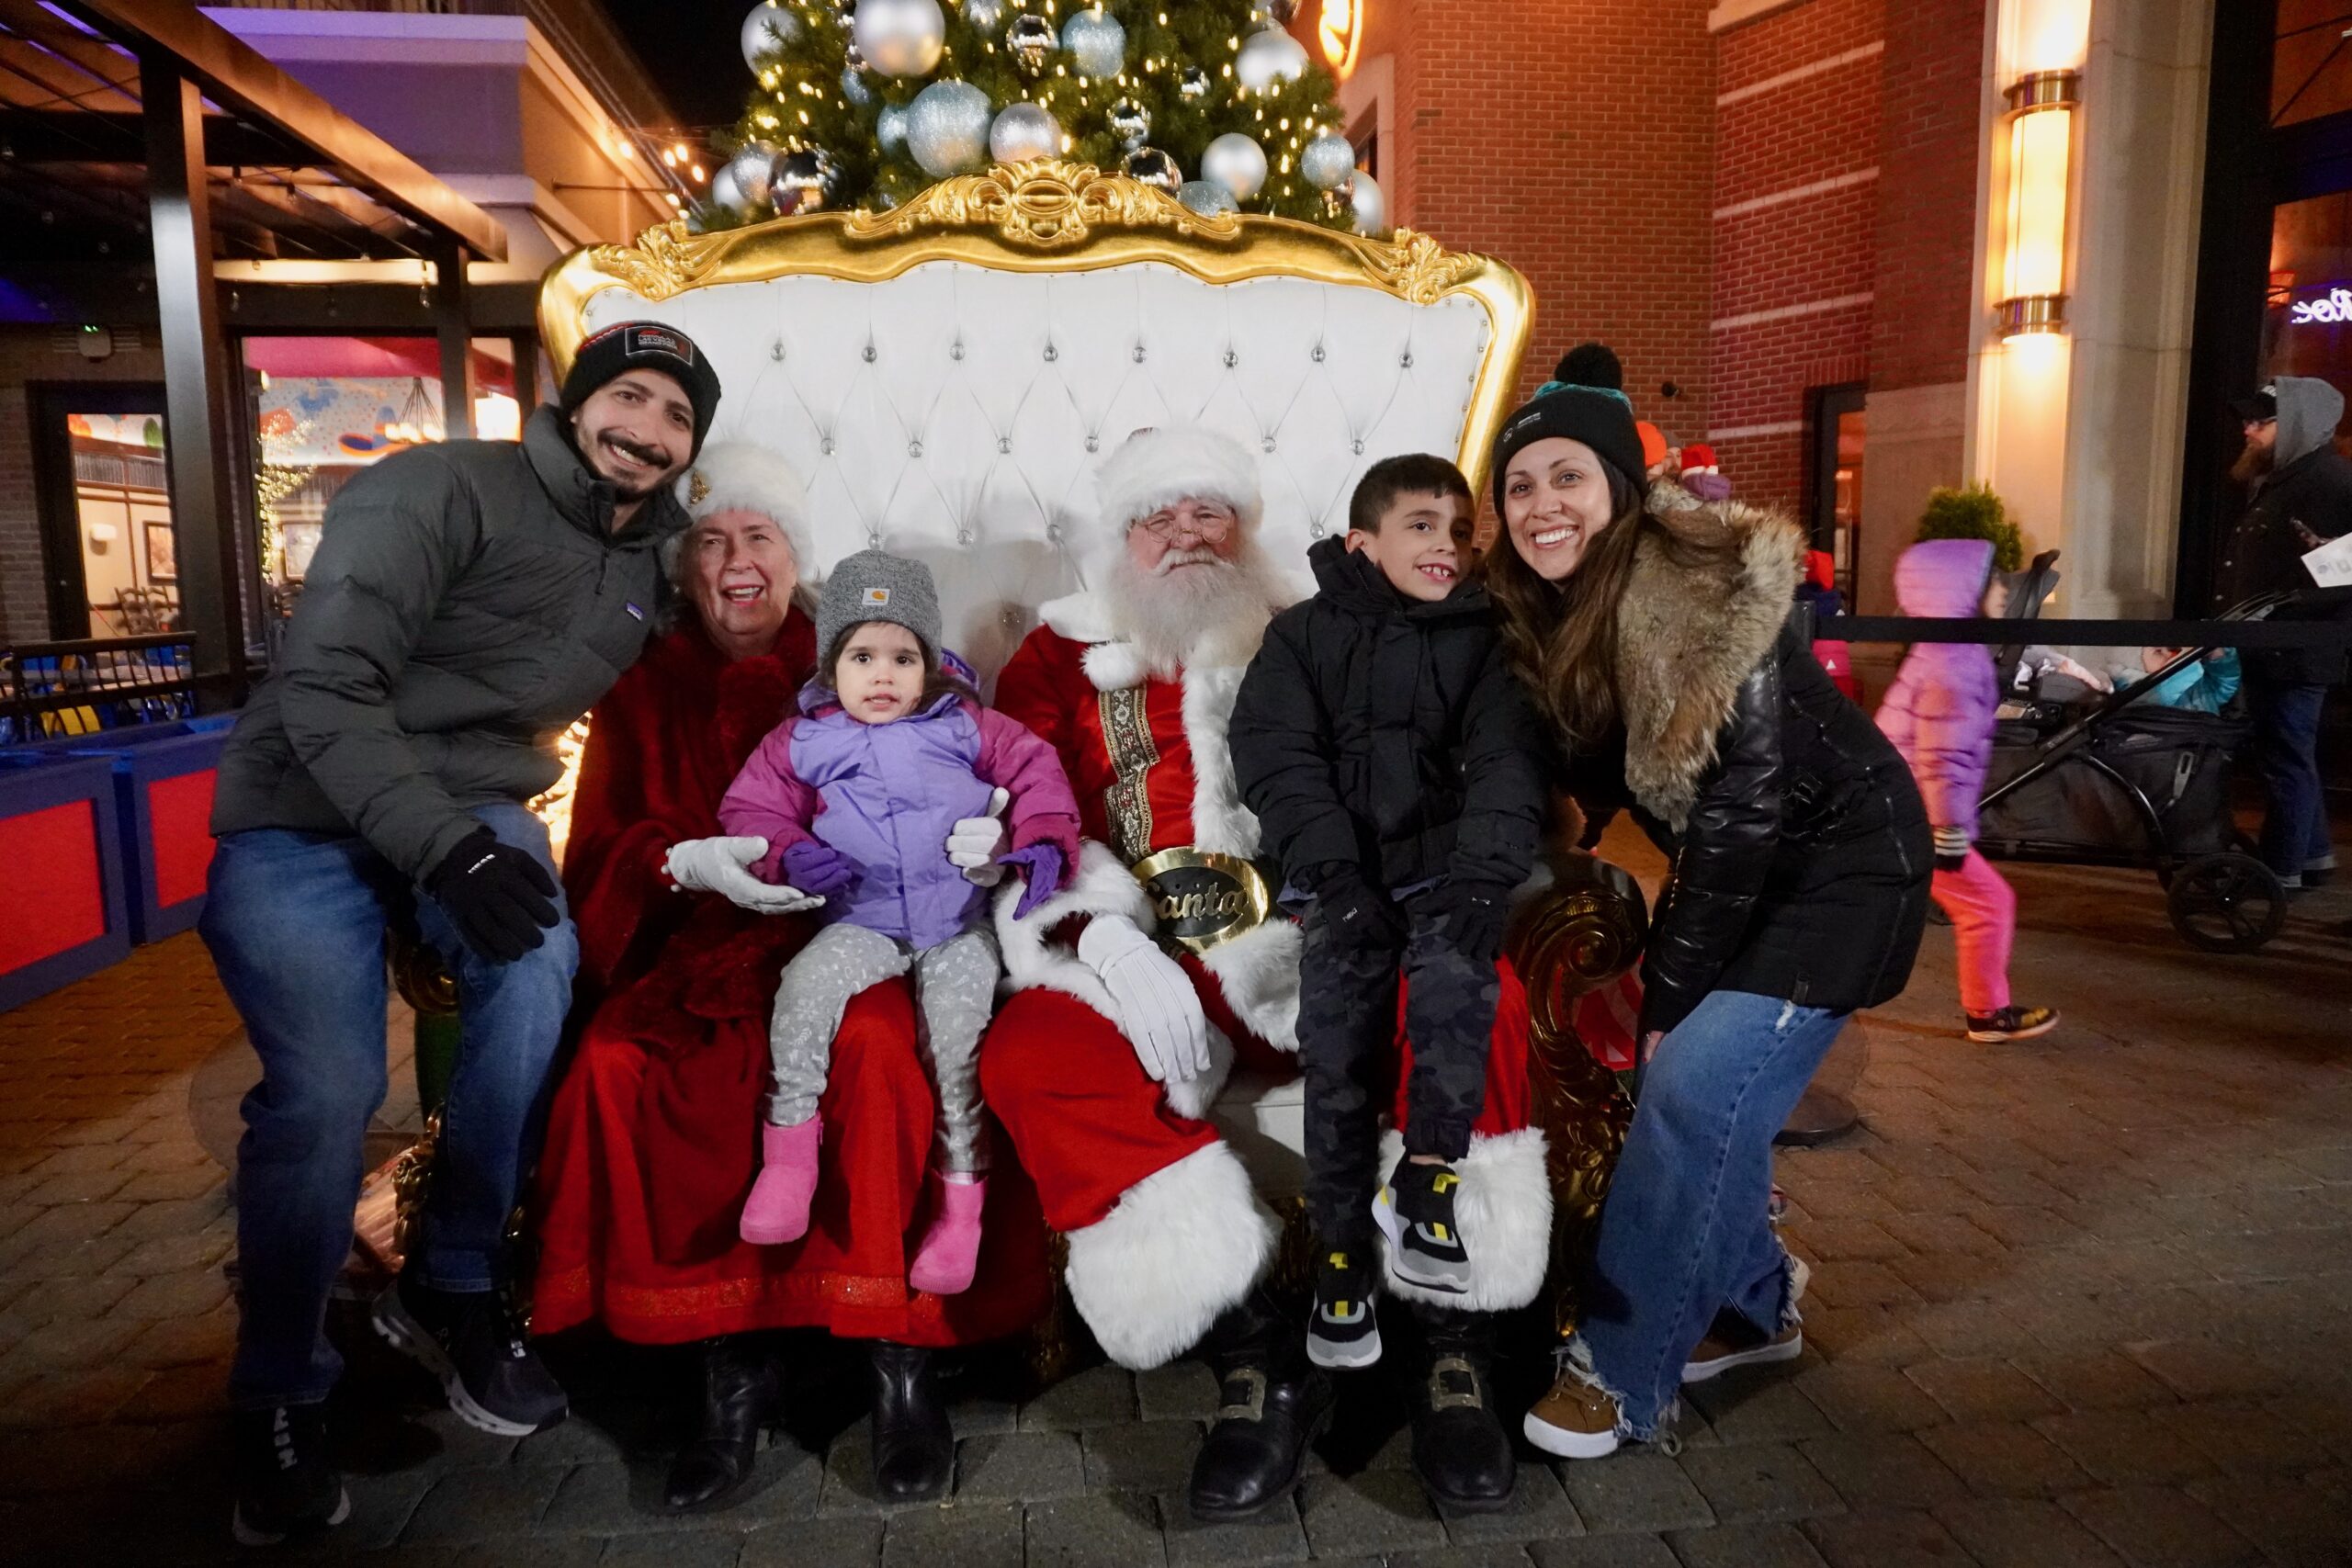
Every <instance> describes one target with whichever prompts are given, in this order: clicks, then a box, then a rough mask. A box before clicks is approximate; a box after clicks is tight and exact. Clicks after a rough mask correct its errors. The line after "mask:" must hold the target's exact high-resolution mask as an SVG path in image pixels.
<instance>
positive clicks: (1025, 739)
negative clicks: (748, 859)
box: [718, 682, 1078, 948]
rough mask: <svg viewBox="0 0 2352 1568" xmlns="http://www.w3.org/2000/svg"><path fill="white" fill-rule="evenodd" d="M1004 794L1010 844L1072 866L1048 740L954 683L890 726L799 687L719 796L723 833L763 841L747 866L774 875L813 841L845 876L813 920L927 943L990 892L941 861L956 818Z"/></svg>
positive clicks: (1074, 858) (960, 922)
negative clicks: (845, 863)
mask: <svg viewBox="0 0 2352 1568" xmlns="http://www.w3.org/2000/svg"><path fill="white" fill-rule="evenodd" d="M998 787H1001V788H1002V789H1004V791H1005V792H1006V793H1007V794H1008V795H1011V796H1012V804H1011V805H1010V807H1008V808H1007V814H1006V822H1007V826H1008V827H1010V829H1012V843H1011V844H1010V846H1009V848H1011V849H1014V850H1022V849H1027V848H1028V847H1029V846H1030V845H1032V844H1052V845H1053V846H1055V847H1056V848H1057V849H1058V850H1060V851H1061V852H1062V864H1063V866H1064V868H1065V874H1068V872H1069V871H1072V870H1075V869H1076V867H1077V865H1078V798H1077V796H1075V795H1072V794H1071V793H1070V787H1069V779H1067V778H1065V777H1064V776H1063V774H1062V765H1061V761H1060V759H1059V758H1057V756H1055V754H1054V749H1053V748H1052V747H1050V746H1048V745H1046V743H1045V742H1044V741H1043V740H1040V739H1037V737H1035V735H1032V734H1031V733H1030V732H1029V731H1028V730H1026V729H1024V728H1022V727H1021V726H1020V725H1019V724H1017V723H1015V722H1014V721H1013V720H1012V719H1009V718H1007V717H1005V716H1004V715H1002V714H1001V713H994V712H991V711H989V709H986V708H983V707H981V706H979V705H978V704H976V703H973V702H970V701H968V700H967V699H965V698H962V697H959V696H956V695H955V694H953V693H943V694H941V695H940V696H938V697H937V698H935V699H934V700H933V701H932V702H931V703H929V704H927V705H925V706H923V707H922V708H921V709H919V710H918V711H916V712H914V713H910V714H909V715H908V716H906V717H904V718H902V719H899V720H897V721H895V722H893V723H890V724H861V723H859V722H858V721H857V720H856V719H854V718H852V717H851V716H849V714H848V713H847V712H846V711H845V710H844V709H843V708H842V705H841V701H840V699H839V698H838V697H836V696H835V695H834V694H832V692H831V691H830V690H828V689H826V688H825V687H822V686H820V685H817V684H815V683H813V682H812V683H811V684H809V686H807V687H805V688H804V689H803V690H802V691H801V694H800V714H799V716H797V717H793V718H788V719H786V720H785V721H784V722H783V723H782V724H780V725H778V726H776V728H775V729H773V730H771V731H769V733H768V738H767V739H764V740H763V741H761V742H760V746H759V750H756V751H753V752H752V758H751V761H747V762H745V763H744V764H743V771H742V772H741V773H738V774H736V775H735V782H734V783H733V784H729V786H728V788H727V795H726V797H725V798H724V799H722V800H721V801H720V802H719V803H718V822H719V826H720V828H721V829H724V830H725V831H726V832H728V833H730V834H736V835H757V836H758V837H761V838H763V839H765V840H767V841H768V852H767V854H766V855H765V856H764V857H763V858H762V859H761V861H760V862H759V863H758V864H756V865H754V866H752V874H753V875H755V876H758V877H760V878H762V879H763V880H764V881H767V882H774V883H781V882H782V881H783V880H784V874H783V872H782V870H781V869H780V867H781V866H782V864H783V861H784V853H785V852H786V850H788V849H790V848H791V847H792V846H793V845H794V844H797V843H804V842H807V841H808V840H811V839H814V840H817V841H819V842H820V843H824V844H829V845H831V847H832V848H833V849H835V850H838V851H840V852H842V854H843V855H845V856H847V857H848V858H849V860H850V861H851V863H853V864H854V865H855V866H856V868H857V874H856V876H855V878H854V880H853V881H852V882H851V883H850V885H849V886H848V887H847V888H846V889H844V890H843V891H842V892H840V893H837V894H835V895H833V897H831V898H829V899H828V900H826V904H825V908H824V909H823V910H822V911H821V918H822V919H826V920H829V921H831V920H848V921H851V922H853V923H854V924H856V925H861V926H864V927H865V928H866V929H867V930H868V931H879V932H881V933H882V934H883V935H884V936H888V937H895V938H897V939H898V940H899V941H900V942H911V943H913V944H914V945H915V946H916V947H918V948H923V947H934V946H936V945H938V944H939V943H940V942H945V941H946V940H947V939H948V938H949V937H952V936H954V935H956V933H957V932H959V931H963V930H964V929H965V928H966V927H967V925H969V924H970V923H971V919H972V916H973V913H974V910H975V909H976V908H978V905H979V903H980V901H981V900H982V899H983V898H985V897H987V896H988V890H987V889H985V888H982V887H978V886H974V885H973V884H972V883H971V882H970V881H969V880H967V878H966V877H965V875H964V874H963V873H962V872H961V871H959V870H957V869H956V867H955V865H953V864H952V863H949V861H948V859H947V834H948V830H949V829H952V828H953V827H955V825H956V822H957V820H958V819H960V818H967V817H985V816H987V815H988V810H989V795H990V793H991V791H993V790H994V789H996V788H998Z"/></svg>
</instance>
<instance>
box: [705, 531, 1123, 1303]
mask: <svg viewBox="0 0 2352 1568" xmlns="http://www.w3.org/2000/svg"><path fill="white" fill-rule="evenodd" d="M939 645H940V620H939V597H938V594H937V592H935V590H934V589H933V585H932V580H931V573H930V572H929V571H928V570H925V568H924V567H923V566H922V563H920V562H917V561H909V560H901V559H899V558H896V557H894V556H888V555H884V554H883V553H882V552H880V551H879V550H865V551H863V552H861V553H859V554H857V555H854V556H852V557H850V558H848V559H847V560H845V561H843V562H842V564H841V565H840V566H839V567H838V568H837V569H836V570H834V572H833V574H832V576H831V578H830V579H829V580H827V581H826V583H825V587H824V592H823V594H822V596H821V598H820V600H819V603H818V609H817V647H818V649H820V654H821V661H820V663H819V665H818V674H817V678H816V679H815V680H812V681H811V682H809V685H808V686H807V687H806V688H805V689H803V691H802V692H801V694H800V711H799V713H798V714H797V715H795V716H791V717H788V718H786V720H785V721H784V723H782V724H780V725H778V726H777V727H776V728H775V730H773V731H772V732H771V733H770V734H769V735H768V738H767V739H765V740H763V741H762V742H761V743H760V747H759V750H756V751H754V752H753V753H752V759H751V761H748V762H746V763H744V765H743V771H742V772H741V773H739V774H737V775H736V778H735V782H734V784H731V785H729V787H728V791H727V795H726V798H725V799H723V800H722V801H720V803H719V807H718V820H719V823H720V826H721V828H722V829H724V830H725V831H726V832H728V833H729V834H740V835H745V836H754V835H755V836H758V837H760V838H764V839H765V840H767V841H768V852H767V854H766V855H764V856H763V857H762V858H761V859H760V861H758V862H757V863H755V864H753V866H752V874H754V875H756V876H759V877H761V878H763V880H765V881H768V882H772V883H778V884H788V885H790V886H794V887H797V888H798V889H799V890H800V891H801V892H803V893H807V894H810V895H813V896H816V897H821V898H823V899H824V900H825V901H826V903H825V907H824V908H823V909H822V910H821V911H820V916H819V918H820V919H825V920H827V921H828V922H829V923H828V924H827V925H825V927H824V928H823V929H822V930H820V931H818V932H817V934H816V935H815V936H814V937H812V938H811V939H810V940H809V945H808V946H807V947H805V948H803V949H802V950H801V951H800V953H799V954H798V955H797V957H795V958H794V959H793V960H792V962H791V963H789V964H786V965H785V970H784V978H783V982H782V984H781V985H780V986H779V987H777V990H776V998H775V1015H774V1019H773V1021H772V1022H771V1023H770V1025H769V1030H768V1041H769V1045H770V1048H771V1050H772V1051H773V1053H774V1056H775V1096H774V1098H773V1099H772V1100H771V1101H770V1103H769V1111H768V1124H767V1126H766V1127H765V1128H764V1129H763V1131H762V1134H761V1148H762V1153H763V1165H762V1169H761V1171H760V1176H759V1179H758V1180H757V1181H756V1182H755V1183H754V1184H753V1185H752V1194H751V1197H750V1198H749V1199H748V1200H747V1201H745V1202H744V1205H743V1215H742V1221H741V1226H740V1230H741V1235H742V1237H743V1239H744V1240H745V1241H748V1242H753V1243H759V1244H763V1245H772V1244H775V1243H778V1242H786V1241H792V1240H795V1239H797V1237H799V1236H800V1235H802V1234H803V1233H804V1232H805V1231H807V1229H808V1228H809V1199H810V1197H811V1195H812V1194H813V1193H814V1192H815V1190H816V1186H817V1149H818V1145H819V1144H820V1141H821V1139H822V1136H823V1132H822V1119H821V1118H820V1116H819V1115H818V1111H817V1101H818V1097H819V1096H820V1094H821V1093H822V1092H823V1091H824V1088H825V1077H826V1072H827V1069H828V1067H829V1066H830V1064H831V1055H832V1040H833V1034H834V1032H835V1031H836V1030H837V1029H839V1027H840V1025H841V1020H842V1010H843V1009H844V1008H845V1007H847V1005H848V1003H849V999H850V998H852V997H854V996H855V995H857V993H858V992H860V991H862V990H865V988H866V987H869V986H872V985H876V984H878V983H879V982H881V981H883V980H887V979H889V978H891V977H892V976H898V975H903V974H906V973H907V972H908V970H909V968H910V967H911V968H912V970H913V971H914V985H915V998H916V1004H917V1016H918V1020H919V1021H918V1029H919V1031H920V1036H921V1038H920V1045H921V1048H922V1055H923V1060H924V1064H925V1066H927V1067H928V1068H929V1069H930V1072H931V1077H932V1082H933V1085H934V1086H935V1087H936V1089H937V1091H938V1097H939V1144H938V1150H937V1154H936V1156H935V1163H936V1169H937V1172H938V1175H939V1177H940V1202H939V1204H938V1210H937V1217H936V1218H935V1219H934V1220H933V1223H932V1224H931V1226H930V1228H929V1229H928V1230H927V1231H926V1232H925V1234H924V1235H923V1238H922V1242H921V1243H920V1244H919V1245H918V1247H917V1248H916V1251H915V1257H914V1261H913V1263H912V1264H911V1265H910V1267H909V1269H908V1270H907V1283H908V1284H909V1285H910V1287H912V1288H913V1289H915V1290H919V1291H931V1292H936V1293H939V1294H952V1293H953V1292H957V1291H961V1290H963V1289H964V1288H965V1287H967V1285H969V1284H970V1283H971V1282H972V1271H973V1268H974V1265H975V1263H976V1261H977V1259H978V1252H979V1245H980V1210H981V1207H982V1200H983V1197H984V1194H985V1190H986V1185H987V1177H986V1171H987V1164H988V1162H987V1156H986V1151H985V1150H984V1148H983V1147H982V1145H981V1137H980V1133H981V1128H980V1107H979V1100H978V1091H977V1085H976V1073H975V1066H974V1058H975V1054H976V1052H977V1051H978V1045H979V1038H980V1032H981V1031H982V1030H983V1029H985V1028H986V1027H987V1024H988V1021H989V1010H990V1007H991V1005H992V1002H993V999H994V997H995V992H996V982H997V977H998V974H999V968H1000V965H999V960H998V955H997V949H996V940H995V937H994V935H993V934H992V933H991V931H990V930H989V922H988V919H987V918H986V917H987V911H986V908H985V904H986V898H987V895H986V891H985V888H984V887H983V886H981V884H982V883H989V884H993V883H994V882H995V881H996V880H998V879H999V878H1000V877H1001V875H1002V873H1001V871H999V870H998V869H997V867H996V866H988V867H983V868H980V869H978V870H976V871H973V872H966V871H962V870H959V869H958V868H957V867H956V865H955V864H953V863H950V861H949V860H948V855H947V837H948V834H949V832H950V830H951V829H953V828H954V826H955V824H956V822H958V821H960V820H963V819H965V818H977V817H985V816H993V815H995V814H996V813H998V812H1000V811H1004V810H1006V809H1007V808H1008V807H1009V808H1010V816H1009V822H1010V826H1011V830H1012V850H1011V852H1008V853H1006V854H1005V855H1003V856H1001V858H1000V860H999V862H998V864H999V865H1011V866H1016V867H1019V868H1020V869H1021V870H1022V871H1023V873H1024V874H1026V876H1027V878H1028V886H1027V888H1026V889H1025V890H1024V892H1023V896H1022V899H1021V903H1020V908H1019V910H1018V913H1019V914H1023V915H1025V914H1027V913H1028V912H1029V911H1030V909H1031V908H1034V907H1035V905H1037V904H1038V903H1041V902H1043V901H1044V900H1045V899H1046V897H1050V896H1051V895H1052V894H1053V892H1054V891H1055V889H1056V888H1057V887H1058V886H1060V885H1061V881H1062V876H1063V873H1064V871H1065V870H1066V869H1067V868H1068V867H1069V866H1071V865H1074V864H1075V863H1076V862H1077V857H1078V802H1077V799H1076V798H1075V797H1074V796H1073V795H1071V793H1070V787H1069V781H1068V780H1067V779H1066V778H1064V777H1063V775H1062V770H1061V764H1060V762H1059V761H1057V759H1056V757H1055V755H1054V751H1053V748H1051V747H1050V746H1047V745H1046V743H1045V742H1044V741H1042V740H1040V739H1037V738H1036V737H1035V735H1032V734H1031V733H1030V732H1029V731H1028V730H1026V729H1024V728H1022V727H1021V726H1020V725H1018V724H1016V723H1014V722H1013V721H1012V720H1011V719H1009V718H1007V717H1005V716H1003V715H1001V714H999V713H992V712H989V710H987V709H984V708H982V707H981V706H980V705H979V704H978V701H976V700H975V699H974V697H973V695H972V694H971V693H970V691H969V689H968V688H966V687H964V686H962V685H961V684H960V682H954V681H952V680H950V679H947V678H945V677H943V675H942V673H941V671H940V646H939Z"/></svg>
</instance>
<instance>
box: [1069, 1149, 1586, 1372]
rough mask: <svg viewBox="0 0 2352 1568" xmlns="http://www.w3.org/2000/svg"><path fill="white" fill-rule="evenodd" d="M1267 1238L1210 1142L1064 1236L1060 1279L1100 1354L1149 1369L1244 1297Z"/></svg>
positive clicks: (1237, 1175) (1265, 1257)
mask: <svg viewBox="0 0 2352 1568" xmlns="http://www.w3.org/2000/svg"><path fill="white" fill-rule="evenodd" d="M1274 1236H1275V1228H1274V1218H1273V1216H1272V1214H1270V1213H1267V1212H1266V1211H1265V1209H1264V1207H1263V1206H1261V1204H1260V1203H1259V1201H1258V1196H1257V1194H1256V1193H1255V1192H1254V1191H1252V1190H1251V1189H1250V1175H1249V1172H1247V1171H1246V1170H1244V1169H1243V1168H1241V1161H1240V1160H1239V1159H1238V1157H1237V1156H1235V1155H1234V1152H1233V1151H1232V1150H1231V1149H1229V1148H1227V1147H1226V1146H1225V1145H1223V1144H1210V1145H1207V1146H1206V1147H1204V1148H1200V1149H1195V1150H1194V1151H1193V1153H1191V1154H1189V1155H1186V1156H1184V1157H1183V1158H1182V1159H1180V1160H1178V1161H1177V1162H1176V1163H1175V1164H1173V1165H1170V1166H1163V1167H1161V1168H1159V1169H1158V1170H1155V1171H1153V1172H1152V1173H1151V1174H1150V1175H1149V1176H1147V1177H1145V1178H1144V1179H1142V1180H1141V1181H1138V1182H1136V1184H1135V1185H1134V1186H1133V1187H1130V1188H1128V1189H1127V1190H1126V1191H1125V1192H1124V1193H1122V1194H1121V1195H1120V1197H1119V1201H1118V1202H1117V1203H1115V1204H1114V1205H1113V1206H1112V1209H1111V1212H1110V1213H1107V1214H1105V1215H1103V1218H1102V1219H1100V1220H1098V1221H1096V1222H1095V1223H1094V1224H1091V1225H1087V1226H1085V1227H1084V1228H1083V1229H1080V1230H1074V1231H1072V1232H1070V1233H1069V1269H1067V1270H1066V1272H1065V1273H1064V1276H1063V1278H1064V1280H1066V1281H1067V1283H1068V1284H1069V1294H1070V1300H1071V1301H1072V1302H1074V1303H1077V1305H1078V1311H1079V1315H1080V1316H1081V1317H1083V1318H1085V1319H1086V1325H1087V1327H1089V1328H1091V1329H1092V1330H1093V1331H1094V1337H1095V1340H1096V1341H1097V1342H1098V1343H1099V1344H1101V1345H1102V1347H1103V1353H1104V1354H1106V1355H1108V1356H1109V1357H1110V1358H1111V1359H1113V1360H1114V1361H1116V1362H1118V1363H1119V1365H1121V1366H1123V1367H1126V1368H1128V1369H1130V1370H1132V1371H1149V1370H1150V1369H1151V1368H1153V1367H1157V1366H1159V1365H1160V1364H1162V1363H1163V1362H1166V1361H1168V1360H1170V1359H1173V1358H1175V1357H1177V1356H1181V1355H1182V1354H1183V1353H1184V1352H1185V1351H1187V1350H1189V1349H1191V1348H1193V1346H1194V1345H1196V1344H1198V1343H1199V1342H1200V1338H1201V1336H1202V1335H1204V1334H1206V1333H1207V1332H1208V1329H1209V1325H1211V1324H1212V1323H1215V1322H1216V1319H1217V1316H1218V1314H1221V1313H1223V1312H1224V1311H1225V1310H1226V1309H1227V1307H1230V1306H1232V1305H1233V1304H1234V1303H1237V1302H1238V1301H1240V1300H1241V1298H1242V1297H1243V1296H1245V1295H1247V1294H1248V1293H1249V1292H1250V1287H1251V1286H1252V1285H1254V1284H1256V1283H1257V1282H1258V1280H1259V1278H1260V1277H1261V1275H1263V1274H1264V1273H1265V1271H1266V1267H1267V1264H1268V1263H1269V1262H1270V1261H1271V1260H1272V1257H1273V1251H1274ZM1538 1273H1539V1278H1540V1276H1541V1271H1540V1270H1539V1271H1538ZM1529 1293H1530V1295H1531V1296H1532V1294H1533V1292H1529Z"/></svg>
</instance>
